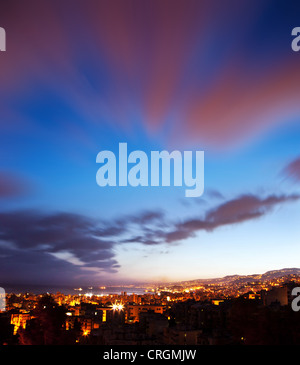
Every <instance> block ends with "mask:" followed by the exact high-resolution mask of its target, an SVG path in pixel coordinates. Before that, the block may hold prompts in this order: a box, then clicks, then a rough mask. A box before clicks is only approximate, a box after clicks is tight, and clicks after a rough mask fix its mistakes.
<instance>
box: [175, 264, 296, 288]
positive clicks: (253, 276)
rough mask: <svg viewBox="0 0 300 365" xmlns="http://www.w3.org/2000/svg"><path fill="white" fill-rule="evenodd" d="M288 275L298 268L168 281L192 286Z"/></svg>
mask: <svg viewBox="0 0 300 365" xmlns="http://www.w3.org/2000/svg"><path fill="white" fill-rule="evenodd" d="M288 275H299V276H300V269H299V268H286V269H281V270H272V271H267V272H265V273H264V274H251V275H228V276H224V277H222V278H214V279H195V280H187V281H180V282H176V283H175V282H174V283H170V284H169V285H178V286H193V285H201V284H202V285H203V284H218V283H220V284H221V283H222V284H227V285H229V284H231V285H232V284H242V283H246V282H251V281H267V280H272V279H276V278H279V277H283V276H288Z"/></svg>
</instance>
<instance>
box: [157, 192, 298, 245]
mask: <svg viewBox="0 0 300 365" xmlns="http://www.w3.org/2000/svg"><path fill="white" fill-rule="evenodd" d="M298 199H300V195H297V194H293V195H280V196H276V195H270V196H268V197H266V198H260V197H258V196H255V195H250V194H249V195H242V196H239V197H237V198H235V199H232V200H228V201H226V202H225V203H223V204H220V205H218V206H217V207H216V208H213V209H211V210H209V211H208V212H207V213H206V214H205V215H204V217H203V218H192V219H188V220H185V221H183V222H180V223H177V224H175V226H174V227H173V228H172V229H170V230H169V231H168V232H166V233H164V234H163V235H162V236H161V237H160V239H159V240H158V239H156V240H155V239H154V237H152V242H153V243H155V242H157V243H163V242H165V243H173V242H176V241H181V240H184V239H187V238H189V237H193V236H195V234H196V232H198V231H213V230H215V229H217V228H219V227H222V226H225V225H233V224H238V223H242V222H245V221H250V220H253V219H257V218H260V217H262V216H264V215H266V214H267V213H269V212H270V211H271V210H272V209H273V208H274V207H275V206H276V205H279V204H283V203H287V202H292V201H296V200H298Z"/></svg>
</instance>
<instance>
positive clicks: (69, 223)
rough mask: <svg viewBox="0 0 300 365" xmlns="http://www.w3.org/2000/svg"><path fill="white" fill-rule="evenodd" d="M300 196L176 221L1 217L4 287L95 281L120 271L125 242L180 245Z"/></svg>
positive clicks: (250, 199) (29, 214)
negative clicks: (117, 255) (117, 253)
mask: <svg viewBox="0 0 300 365" xmlns="http://www.w3.org/2000/svg"><path fill="white" fill-rule="evenodd" d="M298 199H300V195H296V194H294V195H269V196H267V197H264V198H261V197H258V196H255V195H250V194H248V195H241V196H239V197H237V198H235V199H231V200H228V201H226V202H224V203H222V204H219V205H218V206H216V207H215V208H213V209H210V210H208V211H207V212H206V213H205V214H203V216H202V217H192V218H189V219H186V220H182V221H180V222H178V221H177V222H174V221H171V220H170V219H169V218H168V217H167V216H166V215H165V214H164V213H163V212H161V211H144V212H140V213H139V214H136V215H130V216H125V217H123V218H119V219H117V220H115V221H113V222H110V223H108V222H105V221H99V220H95V219H92V218H89V217H86V216H83V215H80V214H74V213H52V214H49V213H48V214H46V213H43V212H40V211H36V210H27V211H15V212H2V213H0V277H1V280H2V282H4V283H13V282H17V283H18V284H23V283H34V284H47V283H48V284H52V283H58V284H67V283H69V284H70V283H73V284H75V283H77V284H78V283H82V282H85V283H91V281H92V282H93V281H95V280H96V279H97V278H98V279H99V275H101V274H103V273H115V272H117V271H118V268H119V267H120V265H119V263H118V262H117V260H116V259H115V253H114V248H115V247H116V246H118V245H123V244H133V243H137V244H142V245H144V246H151V245H152V246H154V245H161V244H175V243H177V242H180V241H183V240H185V239H187V238H190V237H194V236H195V235H196V233H197V232H199V231H214V230H215V229H217V228H219V227H222V226H226V225H234V224H239V223H242V222H246V221H250V220H253V219H257V218H260V217H262V216H264V215H266V214H267V213H269V212H270V211H271V210H272V209H273V208H274V207H275V206H277V205H280V204H284V203H287V202H292V201H296V200H298Z"/></svg>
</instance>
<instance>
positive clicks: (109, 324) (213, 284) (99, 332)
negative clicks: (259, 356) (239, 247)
mask: <svg viewBox="0 0 300 365" xmlns="http://www.w3.org/2000/svg"><path fill="white" fill-rule="evenodd" d="M291 270H292V269H286V270H282V271H280V270H279V271H274V272H269V274H268V275H266V274H265V275H255V276H253V275H252V276H244V277H241V276H231V277H225V278H223V279H215V280H204V281H192V282H185V283H184V282H182V283H180V284H176V285H169V286H158V287H153V288H149V289H148V290H147V291H146V292H145V293H144V294H139V295H138V294H134V293H131V294H128V293H126V292H122V293H121V294H108V295H103V294H93V292H86V293H84V292H83V290H77V291H76V293H75V294H68V295H66V294H63V293H60V292H58V293H45V294H33V293H6V308H5V310H4V311H2V312H1V313H0V343H1V344H7V345H56V344H67V345H76V344H77V345H93V344H97V345H160V344H162V345H236V344H244V345H252V344H263V345H268V344H273V345H274V344H299V343H300V332H299V328H300V312H295V311H293V310H292V308H291V302H292V300H293V296H292V295H291V291H292V289H293V288H294V287H297V286H300V275H299V273H298V270H297V269H294V270H292V271H291ZM295 270H296V271H295Z"/></svg>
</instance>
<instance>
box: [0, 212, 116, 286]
mask: <svg viewBox="0 0 300 365" xmlns="http://www.w3.org/2000/svg"><path fill="white" fill-rule="evenodd" d="M101 224H104V223H103V222H101ZM101 224H99V223H97V222H96V221H95V220H93V219H91V218H88V217H85V216H82V215H79V214H73V213H53V214H45V213H42V212H39V211H34V210H32V211H16V212H2V213H0V248H1V251H0V271H1V278H2V280H5V278H6V281H7V280H9V278H10V280H12V279H13V278H16V277H19V279H20V280H21V281H22V280H31V279H34V282H36V281H39V282H44V280H46V278H48V279H47V280H46V281H49V280H53V281H56V279H58V280H59V282H63V283H67V282H70V281H72V280H75V278H81V279H82V278H84V277H87V276H89V277H90V278H91V277H92V276H93V275H92V274H93V273H94V274H99V273H101V272H103V271H105V272H116V269H117V268H118V267H119V266H118V262H117V261H116V260H115V259H114V252H113V246H114V241H113V240H108V239H106V238H105V236H106V233H107V230H110V231H113V230H112V229H110V227H109V226H107V227H106V231H105V230H104V235H103V237H101V232H103V228H101ZM99 226H100V228H99ZM120 231H121V229H119V231H118V233H119V232H120ZM91 268H92V269H93V271H91Z"/></svg>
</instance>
